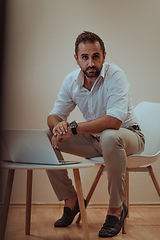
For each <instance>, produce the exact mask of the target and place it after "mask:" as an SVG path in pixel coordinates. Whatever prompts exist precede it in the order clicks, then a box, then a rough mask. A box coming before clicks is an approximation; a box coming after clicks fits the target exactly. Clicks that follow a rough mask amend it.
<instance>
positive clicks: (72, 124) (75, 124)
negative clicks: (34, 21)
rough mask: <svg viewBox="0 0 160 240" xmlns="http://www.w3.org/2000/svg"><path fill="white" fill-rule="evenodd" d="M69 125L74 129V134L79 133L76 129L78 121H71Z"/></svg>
mask: <svg viewBox="0 0 160 240" xmlns="http://www.w3.org/2000/svg"><path fill="white" fill-rule="evenodd" d="M69 127H70V129H71V130H72V133H73V134H77V131H76V127H77V123H76V122H71V123H70V124H69Z"/></svg>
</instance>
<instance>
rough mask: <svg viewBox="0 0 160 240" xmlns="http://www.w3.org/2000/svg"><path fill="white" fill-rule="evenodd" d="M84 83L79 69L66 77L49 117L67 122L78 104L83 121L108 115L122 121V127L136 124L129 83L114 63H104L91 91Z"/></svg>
mask: <svg viewBox="0 0 160 240" xmlns="http://www.w3.org/2000/svg"><path fill="white" fill-rule="evenodd" d="M83 84H84V74H83V72H82V71H81V69H78V70H75V71H74V72H72V73H70V74H68V75H67V76H66V78H65V79H64V81H63V83H62V86H61V89H60V92H59V94H58V100H57V101H56V102H55V104H54V108H53V110H52V111H51V112H50V114H49V115H57V116H59V117H60V118H61V119H63V120H64V121H66V120H67V117H68V116H69V114H70V112H71V111H73V109H74V108H75V106H76V105H77V106H78V107H79V109H80V111H81V112H82V114H83V117H84V119H86V121H90V120H93V119H96V118H98V117H102V116H104V115H110V116H112V117H115V118H118V119H119V120H121V121H122V125H121V127H125V128H126V127H128V126H132V125H134V124H136V125H137V124H138V122H137V118H136V116H135V113H134V109H133V106H132V99H131V95H130V84H129V82H128V80H127V77H126V75H125V73H124V72H123V71H122V70H121V69H120V68H119V67H117V66H116V65H115V64H109V63H104V64H103V67H102V70H101V73H100V75H99V77H98V78H97V79H96V81H95V82H94V85H93V86H92V89H91V90H90V91H89V90H88V89H86V88H84V87H83Z"/></svg>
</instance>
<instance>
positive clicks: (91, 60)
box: [88, 58, 94, 67]
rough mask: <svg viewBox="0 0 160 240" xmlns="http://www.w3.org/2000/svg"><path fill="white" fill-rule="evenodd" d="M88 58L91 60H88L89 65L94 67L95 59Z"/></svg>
mask: <svg viewBox="0 0 160 240" xmlns="http://www.w3.org/2000/svg"><path fill="white" fill-rule="evenodd" d="M88 60H89V62H88V65H89V67H93V66H94V61H93V59H92V58H89V59H88Z"/></svg>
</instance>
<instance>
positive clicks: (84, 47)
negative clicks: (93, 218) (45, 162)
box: [47, 31, 145, 237]
mask: <svg viewBox="0 0 160 240" xmlns="http://www.w3.org/2000/svg"><path fill="white" fill-rule="evenodd" d="M74 57H75V60H76V62H77V64H78V65H79V67H80V69H78V70H75V71H74V72H72V73H70V74H69V75H67V76H66V78H65V79H64V81H63V83H62V87H61V89H60V92H59V95H58V100H57V101H56V102H55V105H54V108H53V110H52V111H51V113H50V114H49V116H48V126H49V128H50V130H51V132H52V133H53V136H52V140H51V142H52V146H53V148H54V149H55V151H56V152H57V151H58V154H61V153H60V152H61V151H62V152H66V153H70V154H74V155H77V156H81V157H85V158H90V157H97V156H103V158H104V163H105V166H106V170H107V177H108V187H107V181H106V191H107V189H108V190H109V195H110V199H109V208H108V212H107V216H106V220H105V223H104V224H103V226H102V228H101V230H100V231H99V237H112V236H115V235H116V234H118V233H119V232H120V230H121V227H122V224H123V222H124V219H125V217H126V215H127V211H128V210H127V207H126V205H125V204H124V203H123V201H124V193H125V173H126V161H127V156H128V155H130V154H134V153H141V152H142V151H143V150H144V143H145V140H144V136H143V134H142V132H141V130H140V127H139V125H138V122H137V118H136V116H135V113H134V109H133V106H132V100H131V95H130V85H129V83H128V80H127V78H126V75H125V74H124V72H123V71H122V70H121V69H120V68H119V67H117V66H116V65H115V64H109V63H105V57H106V52H105V46H104V43H103V41H102V40H101V38H100V37H99V36H97V35H96V34H94V33H92V32H87V31H85V32H83V33H81V34H80V35H79V36H78V37H77V39H76V42H75V55H74ZM76 105H77V106H78V107H79V109H80V111H81V112H82V114H83V116H84V119H85V120H86V122H80V123H77V122H76V121H72V122H71V123H69V122H67V117H68V116H69V114H70V112H71V111H72V110H73V109H74V108H75V106H76ZM61 158H62V156H61ZM47 173H48V176H49V179H50V181H51V184H52V186H53V189H54V191H55V193H56V195H57V197H58V199H59V200H60V201H62V200H64V201H65V207H64V212H63V216H62V218H60V219H59V220H57V221H56V222H55V224H54V225H55V227H67V226H68V225H70V224H71V223H72V221H73V219H74V217H75V215H76V214H77V213H78V211H79V206H78V201H77V194H76V191H75V189H74V187H73V185H72V181H71V179H69V177H68V174H67V170H58V171H51V170H49V171H47Z"/></svg>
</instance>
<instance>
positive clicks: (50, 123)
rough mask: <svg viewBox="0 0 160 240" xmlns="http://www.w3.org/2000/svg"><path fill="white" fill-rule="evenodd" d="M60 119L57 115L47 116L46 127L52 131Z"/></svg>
mask: <svg viewBox="0 0 160 240" xmlns="http://www.w3.org/2000/svg"><path fill="white" fill-rule="evenodd" d="M59 122H62V119H61V118H60V117H58V116H57V115H49V116H48V118H47V124H48V127H49V128H50V129H51V130H52V129H53V128H54V127H55V126H56V125H57V124H58V123H59Z"/></svg>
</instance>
